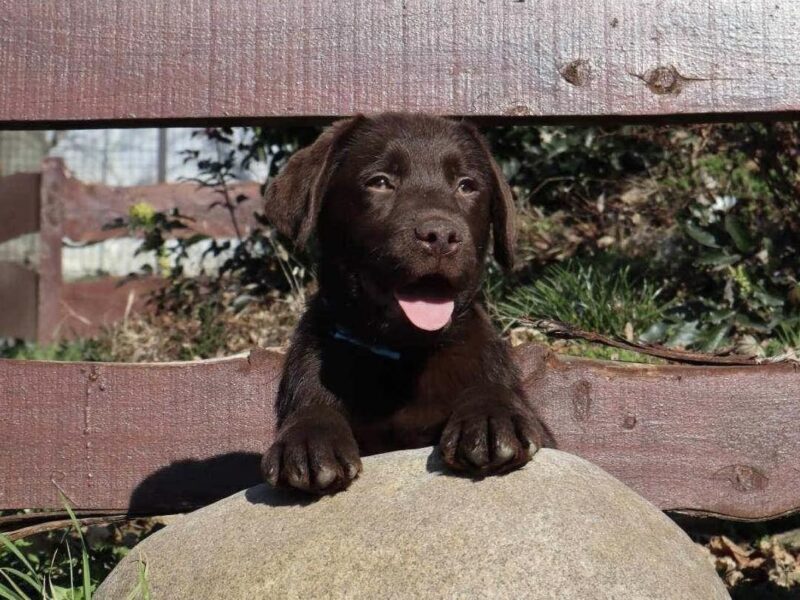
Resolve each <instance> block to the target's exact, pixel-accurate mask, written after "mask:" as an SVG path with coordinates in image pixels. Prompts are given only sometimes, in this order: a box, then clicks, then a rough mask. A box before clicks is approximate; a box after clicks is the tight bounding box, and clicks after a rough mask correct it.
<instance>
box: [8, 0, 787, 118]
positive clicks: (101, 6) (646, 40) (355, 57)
mask: <svg viewBox="0 0 800 600" xmlns="http://www.w3.org/2000/svg"><path fill="white" fill-rule="evenodd" d="M798 22H800V3H798V2H794V1H791V0H783V1H775V2H752V1H751V0H703V1H687V0H638V1H636V2H625V1H623V0H606V1H604V2H598V1H597V0H542V1H536V2H534V1H527V2H525V1H511V0H504V1H497V2H485V1H479V0H469V1H464V0H442V1H437V2H429V1H427V0H393V1H391V2H363V1H360V0H341V1H339V2H335V3H332V2H327V1H325V0H298V1H293V2H284V1H278V0H269V1H265V2H259V1H257V0H226V1H223V0H193V1H189V0H182V1H180V2H162V1H161V0H142V1H139V2H107V1H106V0H48V1H46V2H41V1H38V0H0V29H2V35H0V98H2V100H3V101H2V102H0V126H9V125H12V126H22V125H23V124H28V125H30V124H31V123H36V122H38V123H40V124H42V125H44V124H47V123H50V124H53V123H58V122H62V124H66V123H69V122H72V123H75V122H78V121H86V120H95V121H110V120H116V121H120V120H122V121H125V120H127V121H129V122H131V123H135V122H139V123H141V122H146V121H154V120H160V119H173V120H174V119H178V120H182V121H184V122H189V121H200V120H201V121H203V122H206V123H208V122H209V121H213V120H222V119H227V120H240V121H241V120H242V119H258V118H261V117H298V116H303V117H308V116H322V117H327V116H331V115H339V114H346V113H352V112H354V111H367V112H370V111H380V110H387V109H395V110H396V109H402V110H412V111H434V112H437V113H446V114H458V115H475V116H501V117H502V116H507V117H518V118H519V117H526V116H533V117H536V116H549V117H604V118H605V117H608V116H610V115H623V116H628V117H630V116H633V115H676V114H690V113H695V114H703V113H706V114H709V113H710V114H735V113H784V112H787V111H798V110H800V36H798V35H797V23H798Z"/></svg>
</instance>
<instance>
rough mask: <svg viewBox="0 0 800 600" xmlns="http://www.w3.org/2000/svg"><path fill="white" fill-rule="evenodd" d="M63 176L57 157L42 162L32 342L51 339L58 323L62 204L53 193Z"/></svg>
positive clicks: (60, 163)
mask: <svg viewBox="0 0 800 600" xmlns="http://www.w3.org/2000/svg"><path fill="white" fill-rule="evenodd" d="M65 179H66V175H65V173H64V168H63V163H62V162H61V160H59V159H55V158H47V159H45V160H44V161H43V162H42V174H41V178H40V186H41V189H40V192H39V197H40V204H39V262H38V271H39V281H38V285H37V294H36V305H37V318H36V341H37V342H40V343H49V342H53V341H55V340H56V339H57V338H58V333H59V329H58V326H59V324H60V323H61V285H62V283H63V277H62V273H61V244H62V240H63V237H64V233H63V232H64V225H63V221H64V207H63V206H62V205H61V202H60V200H59V197H58V195H57V193H56V191H57V190H58V189H60V188H61V187H62V186H63V185H64V181H65Z"/></svg>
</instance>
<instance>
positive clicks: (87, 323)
mask: <svg viewBox="0 0 800 600" xmlns="http://www.w3.org/2000/svg"><path fill="white" fill-rule="evenodd" d="M163 285H164V280H163V279H159V278H156V277H143V278H140V279H134V280H129V281H124V279H122V278H117V277H103V278H101V279H89V280H82V281H69V282H65V283H64V284H63V285H62V286H61V298H60V314H61V319H60V321H59V323H58V326H57V332H58V339H59V340H64V339H74V338H88V337H92V336H95V335H98V334H99V333H100V332H101V331H102V330H103V329H104V328H106V327H108V326H110V325H113V324H114V323H117V322H119V321H121V320H122V319H123V318H124V317H125V315H126V314H140V313H142V312H143V311H145V310H147V300H148V298H149V297H150V295H151V294H152V293H153V292H154V291H155V290H157V289H158V288H159V287H161V286H163Z"/></svg>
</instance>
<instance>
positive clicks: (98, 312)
mask: <svg viewBox="0 0 800 600" xmlns="http://www.w3.org/2000/svg"><path fill="white" fill-rule="evenodd" d="M226 195H227V199H228V200H229V201H230V202H231V203H232V205H233V212H234V215H235V218H236V226H235V227H234V225H233V221H232V219H231V215H230V213H229V211H228V209H227V207H226V206H225V198H226ZM241 198H246V199H247V201H241V202H239V201H238V200H239V199H241ZM140 202H141V203H146V204H149V205H150V206H152V207H153V209H154V210H157V211H168V210H170V209H173V208H176V209H178V210H179V211H180V214H181V215H182V216H183V217H185V218H184V219H183V222H184V223H185V224H186V225H187V228H186V229H176V230H174V231H173V232H172V234H173V235H174V236H175V237H182V236H187V237H188V236H190V235H194V234H201V235H207V236H209V237H214V238H235V237H237V235H238V234H241V235H242V236H247V235H249V234H250V233H251V232H252V231H253V229H254V228H255V227H257V225H258V224H257V222H256V218H255V211H257V210H258V208H259V205H260V202H261V191H260V184H259V183H257V182H235V183H232V184H230V185H229V186H228V187H227V188H226V189H220V188H213V187H201V186H199V185H198V184H197V183H192V182H182V183H165V184H158V185H141V186H129V187H116V186H107V185H99V184H87V183H84V182H82V181H80V180H78V179H75V178H74V177H72V176H71V175H70V173H69V172H68V171H67V169H66V168H65V166H64V163H63V161H62V160H61V159H58V158H48V159H45V160H44V161H43V163H42V172H41V173H22V174H17V175H10V176H7V177H3V178H0V243H2V242H5V241H8V240H11V239H14V238H16V237H18V236H21V235H24V234H29V233H39V234H40V236H39V239H38V243H37V244H36V247H37V248H38V255H37V256H35V257H34V260H32V264H24V265H23V264H19V265H14V264H11V263H8V264H5V265H2V264H1V263H2V262H3V261H2V260H0V307H2V309H3V310H2V312H0V336H9V337H20V338H23V339H27V340H37V341H40V342H50V341H55V340H58V339H63V338H71V337H76V336H81V335H83V336H88V335H93V334H96V333H97V332H98V331H99V330H100V329H101V328H102V327H104V326H107V325H111V324H113V323H115V322H117V321H119V320H120V319H121V318H122V317H123V315H124V314H125V312H126V309H127V308H128V297H129V294H130V293H133V294H134V295H135V297H136V299H137V302H135V308H137V309H138V308H140V307H141V306H142V301H141V299H142V297H143V296H144V295H145V294H146V293H147V292H149V291H152V290H154V289H155V288H156V286H157V285H158V282H157V281H154V280H138V281H135V282H129V283H127V284H126V285H125V286H123V287H119V288H118V287H115V286H116V284H117V283H118V280H116V279H112V278H101V279H99V280H92V281H78V282H65V281H63V277H62V266H63V265H62V246H63V240H64V238H67V239H69V240H70V241H71V242H78V243H92V242H99V241H103V240H106V239H110V238H114V237H122V236H126V235H130V234H129V232H128V230H127V229H123V228H117V229H108V228H107V227H106V226H107V225H108V224H110V223H111V222H113V221H115V220H116V219H119V218H121V217H126V216H127V215H128V213H129V209H130V207H131V206H132V205H134V204H136V203H140ZM237 231H238V234H237ZM16 292H19V293H16Z"/></svg>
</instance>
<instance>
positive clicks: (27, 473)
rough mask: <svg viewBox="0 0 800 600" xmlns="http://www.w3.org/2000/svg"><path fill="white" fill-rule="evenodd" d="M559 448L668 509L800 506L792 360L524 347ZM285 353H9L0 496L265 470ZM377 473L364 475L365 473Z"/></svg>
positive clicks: (76, 498)
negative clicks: (690, 360) (630, 358)
mask: <svg viewBox="0 0 800 600" xmlns="http://www.w3.org/2000/svg"><path fill="white" fill-rule="evenodd" d="M516 360H517V362H518V364H519V365H520V367H521V368H522V371H523V373H524V376H525V386H526V389H527V392H528V395H529V397H530V400H531V402H533V403H534V404H535V405H536V406H537V407H538V410H539V412H540V414H541V416H542V418H543V420H544V422H545V423H546V425H547V427H548V428H549V430H550V431H551V433H552V435H553V436H554V438H555V440H556V442H557V446H558V447H559V448H561V449H563V450H566V451H568V452H573V453H575V454H578V455H580V456H583V457H585V458H587V459H589V460H591V461H592V462H594V463H596V464H598V465H600V466H601V467H603V468H604V469H606V470H608V471H609V472H610V473H612V474H613V475H615V476H616V477H618V478H619V479H621V480H622V481H624V482H625V483H626V484H628V485H629V486H631V487H632V488H633V489H635V490H636V491H638V492H639V493H641V494H642V495H644V496H645V497H646V498H648V499H650V500H651V501H653V502H654V503H655V504H657V505H658V506H660V507H661V508H664V509H680V510H688V511H693V512H698V513H702V514H712V515H723V516H727V517H732V518H739V519H763V518H767V517H774V516H777V515H783V514H787V513H790V512H792V511H796V510H798V509H800V468H798V466H797V465H800V429H798V427H797V423H798V422H800V402H798V398H800V373H798V372H797V371H796V369H795V368H794V366H792V365H769V366H759V367H692V366H645V365H625V364H614V363H604V362H600V361H587V360H579V359H565V358H559V357H556V356H554V355H551V354H550V353H549V352H548V351H547V350H546V349H545V348H543V347H540V346H535V345H531V346H525V347H522V348H518V349H517V350H516ZM281 363H282V356H281V355H280V354H277V353H273V352H269V351H266V350H256V351H254V352H253V353H252V354H251V355H250V357H249V359H248V358H243V357H242V358H231V359H225V360H220V361H210V362H201V363H175V364H165V365H122V364H81V363H60V364H59V363H44V362H16V361H0V431H3V436H0V457H2V462H3V472H2V485H1V486H0V508H11V507H21V506H26V507H51V508H58V507H59V500H58V491H59V490H61V491H63V493H64V494H65V495H66V496H67V497H68V498H69V499H70V500H71V501H72V502H73V504H74V505H75V507H76V508H79V509H84V510H89V511H91V510H99V509H119V510H127V509H130V510H131V511H132V512H133V513H157V512H174V511H179V510H187V509H189V508H192V507H195V506H200V505H203V504H206V503H208V502H211V501H212V500H214V499H216V498H219V497H222V496H224V495H226V494H229V493H232V492H233V491H235V490H237V489H240V488H244V487H247V486H249V485H252V484H254V483H257V482H258V480H259V476H258V468H257V465H258V461H259V457H260V453H261V452H263V450H264V449H265V448H266V447H267V445H268V444H269V442H270V441H271V439H272V438H273V435H274V423H275V420H274V415H273V406H272V405H273V401H274V396H275V393H276V391H277V383H278V378H279V373H280V368H281ZM363 476H364V477H368V476H369V473H364V475H363Z"/></svg>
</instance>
